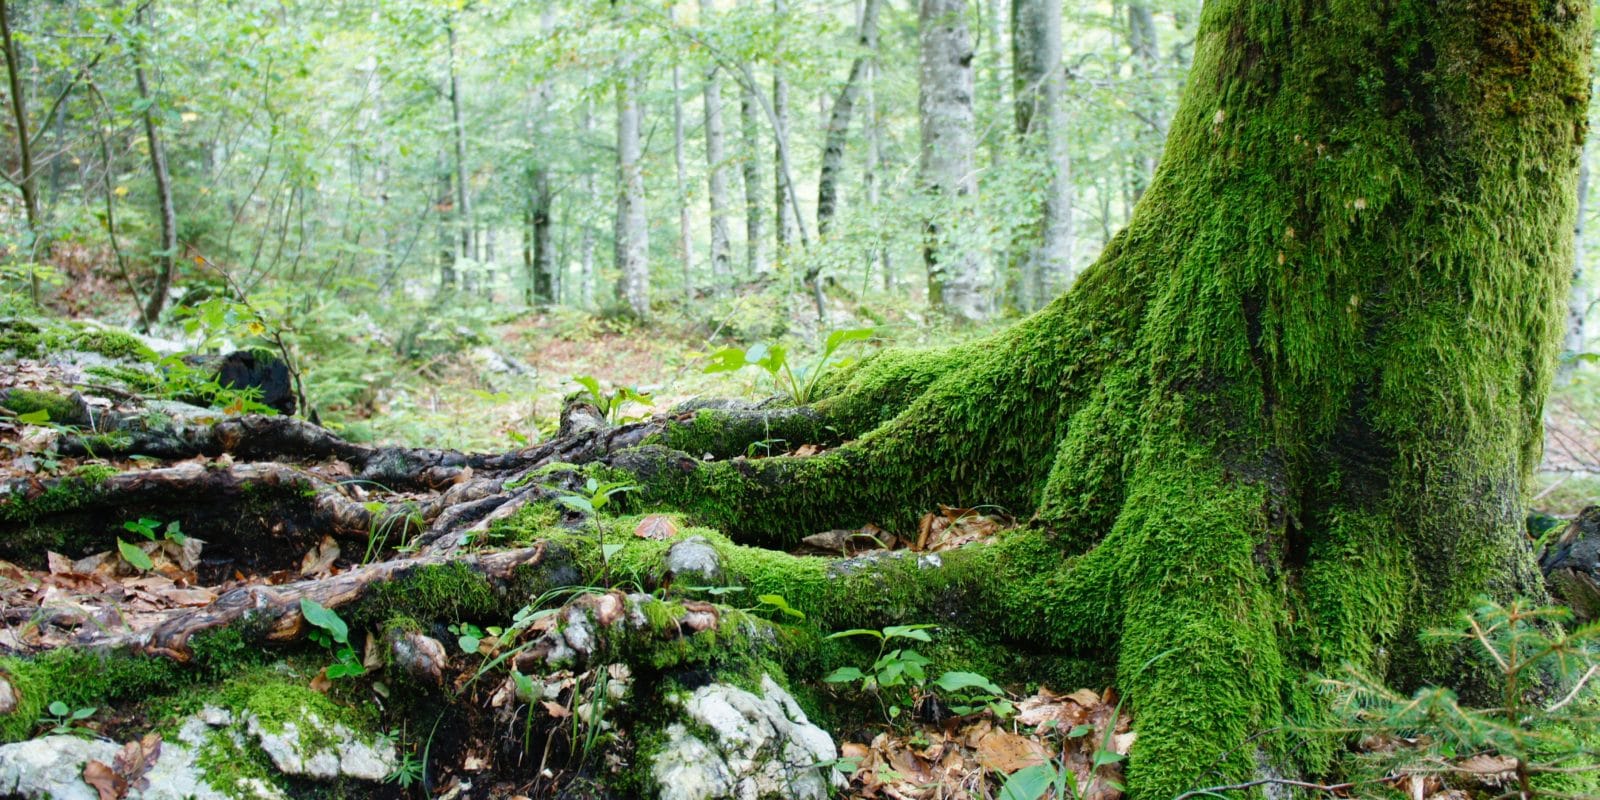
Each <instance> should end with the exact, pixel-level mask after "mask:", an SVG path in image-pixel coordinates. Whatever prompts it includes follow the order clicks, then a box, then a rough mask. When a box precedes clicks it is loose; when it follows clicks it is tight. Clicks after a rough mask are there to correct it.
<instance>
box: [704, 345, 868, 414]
mask: <svg viewBox="0 0 1600 800" xmlns="http://www.w3.org/2000/svg"><path fill="white" fill-rule="evenodd" d="M875 333H876V331H875V330H874V329H872V328H852V329H848V330H837V331H833V332H832V333H829V334H828V336H827V338H826V339H824V340H823V342H822V350H821V352H820V353H818V354H817V357H816V359H815V360H813V361H812V362H811V363H810V364H806V365H801V366H796V365H794V364H791V363H790V362H789V351H788V348H786V347H784V346H783V345H781V344H771V345H769V344H760V343H758V344H755V345H752V346H751V347H750V348H748V349H743V348H738V347H726V348H723V349H721V350H718V351H716V352H715V353H712V354H711V355H710V357H709V358H710V361H709V363H707V364H706V367H705V372H706V373H707V374H712V373H717V372H736V371H738V370H741V369H744V368H745V367H759V368H760V369H761V370H763V371H765V372H766V373H767V374H768V375H769V376H771V377H772V382H773V386H774V388H776V389H777V391H778V392H779V393H781V394H783V395H784V396H785V397H787V398H788V400H789V402H791V403H794V404H795V405H805V404H807V403H810V402H811V401H813V400H815V399H816V398H817V387H818V385H819V384H820V383H821V381H822V377H823V376H824V375H826V374H827V372H828V371H829V370H830V369H833V368H836V367H838V366H841V365H842V364H844V363H846V362H845V359H844V358H843V357H842V356H840V353H839V351H840V349H841V348H843V347H844V346H845V345H847V344H849V343H851V342H862V341H866V340H868V339H871V338H872V337H873V336H874V335H875Z"/></svg>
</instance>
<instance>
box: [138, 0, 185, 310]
mask: <svg viewBox="0 0 1600 800" xmlns="http://www.w3.org/2000/svg"><path fill="white" fill-rule="evenodd" d="M145 13H146V11H145V10H144V9H143V8H141V9H140V10H139V12H138V15H139V16H141V17H142V16H144V14H145ZM151 30H152V32H153V31H154V23H151ZM135 52H136V55H137V58H138V61H136V62H135V64H134V68H133V75H134V81H135V83H136V84H137V85H138V87H139V99H140V100H142V101H143V102H144V103H145V108H144V114H143V117H144V136H145V141H146V142H148V144H149V146H150V171H151V172H152V173H153V175H154V177H155V181H156V203H157V213H158V214H159V215H160V218H161V250H160V251H159V252H158V255H157V261H156V264H157V266H156V282H155V286H153V287H151V289H150V297H149V299H148V301H146V303H145V308H144V318H145V319H146V320H149V321H151V322H155V321H157V320H159V319H161V309H162V308H163V307H164V306H165V305H166V302H167V289H168V288H169V287H171V285H172V273H173V270H174V268H175V265H176V263H177V260H178V213H177V209H176V208H174V206H173V200H172V174H171V173H170V172H168V171H167V151H166V148H165V147H164V146H162V142H161V129H160V126H158V125H157V124H156V119H155V111H154V105H155V101H154V99H153V98H151V96H150V86H149V83H148V81H147V79H146V77H145V65H144V58H143V56H144V50H143V48H137V49H136V51H135Z"/></svg>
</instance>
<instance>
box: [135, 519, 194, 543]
mask: <svg viewBox="0 0 1600 800" xmlns="http://www.w3.org/2000/svg"><path fill="white" fill-rule="evenodd" d="M122 529H123V530H125V531H128V532H130V533H137V534H139V535H140V536H143V537H144V538H146V539H149V540H150V541H152V542H153V541H155V540H156V533H157V531H158V530H161V521H160V520H156V519H150V518H149V517H140V518H139V519H137V520H132V521H129V522H124V523H122ZM161 534H162V538H164V539H166V540H167V541H170V542H176V543H178V544H183V543H184V542H186V541H188V539H189V537H187V536H185V535H184V533H183V528H182V527H180V526H179V524H178V521H177V520H173V521H171V522H169V523H167V526H166V529H165V530H161Z"/></svg>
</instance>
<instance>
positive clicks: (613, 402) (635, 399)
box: [572, 375, 651, 425]
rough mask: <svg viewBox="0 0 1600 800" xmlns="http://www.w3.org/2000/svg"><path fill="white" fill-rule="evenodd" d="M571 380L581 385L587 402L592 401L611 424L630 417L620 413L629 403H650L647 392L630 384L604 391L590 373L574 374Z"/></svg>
mask: <svg viewBox="0 0 1600 800" xmlns="http://www.w3.org/2000/svg"><path fill="white" fill-rule="evenodd" d="M572 380H573V382H574V383H576V384H578V385H579V386H582V387H583V394H584V395H585V396H586V397H588V399H589V402H590V403H593V404H594V407H595V408H597V409H599V410H600V414H601V416H603V417H605V418H606V421H607V422H609V423H611V424H612V425H617V424H620V423H623V422H627V421H629V420H630V419H631V418H630V417H624V416H623V415H622V410H623V409H624V408H626V407H628V406H629V405H641V406H649V405H650V403H651V399H650V394H649V393H647V392H641V391H639V390H638V389H636V388H634V387H631V386H618V387H617V389H616V391H614V392H606V391H605V390H603V389H601V388H600V381H599V380H598V379H596V378H595V377H594V376H592V375H574V376H573V377H572Z"/></svg>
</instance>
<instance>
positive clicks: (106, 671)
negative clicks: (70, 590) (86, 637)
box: [0, 649, 190, 742]
mask: <svg viewBox="0 0 1600 800" xmlns="http://www.w3.org/2000/svg"><path fill="white" fill-rule="evenodd" d="M0 674H4V675H5V677H6V680H7V681H8V682H10V683H11V685H12V688H13V689H15V690H16V692H17V694H18V697H19V700H20V702H19V703H18V706H17V710H16V711H14V712H12V713H10V714H6V715H0V742H14V741H19V740H21V739H25V738H27V737H28V736H29V735H30V734H31V733H32V732H33V730H34V728H35V727H36V725H37V721H38V719H39V718H40V717H42V716H44V709H45V707H46V706H48V705H49V704H50V703H52V702H54V701H57V700H60V701H61V702H63V703H66V704H67V705H69V706H71V707H72V708H90V707H93V708H101V707H104V706H106V705H108V704H111V703H116V702H121V701H126V700H133V699H139V698H142V697H145V696H148V695H152V694H161V693H165V692H170V691H172V690H175V689H177V688H179V687H182V686H184V685H185V684H186V683H187V682H188V681H189V680H190V677H189V676H187V675H185V674H184V671H183V669H182V668H181V667H179V666H178V665H177V664H175V663H173V662H172V661H170V660H168V659H164V658H146V657H142V656H131V655H107V656H99V655H96V654H93V653H89V652H85V651H81V650H72V649H65V650H51V651H47V652H45V653H41V654H39V655H37V656H34V657H31V658H18V657H13V656H0Z"/></svg>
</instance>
